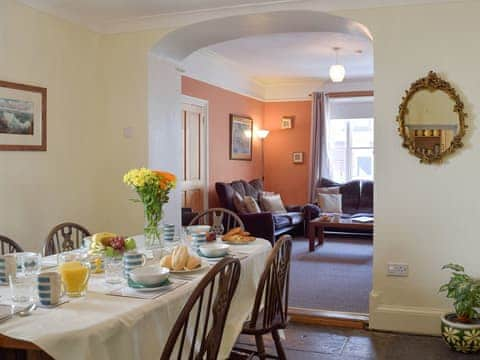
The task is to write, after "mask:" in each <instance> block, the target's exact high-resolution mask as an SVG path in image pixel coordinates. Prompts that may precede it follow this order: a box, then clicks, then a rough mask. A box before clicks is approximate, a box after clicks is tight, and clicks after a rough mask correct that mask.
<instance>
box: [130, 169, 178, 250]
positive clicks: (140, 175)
mask: <svg viewBox="0 0 480 360" xmlns="http://www.w3.org/2000/svg"><path fill="white" fill-rule="evenodd" d="M176 181H177V180H176V178H175V175H173V174H171V173H169V172H165V171H155V170H150V169H146V168H140V169H132V170H130V171H129V172H127V173H126V174H125V175H124V176H123V182H124V183H125V184H127V185H128V186H130V187H131V188H132V189H133V190H135V191H136V192H137V194H138V197H139V199H133V200H132V201H135V202H141V203H143V207H144V211H145V244H146V245H147V246H152V245H154V244H155V243H156V242H158V243H160V231H159V229H158V226H159V224H160V221H161V220H162V216H163V205H165V204H166V203H167V202H168V200H169V197H168V195H169V193H170V190H172V189H173V188H174V187H175V185H176Z"/></svg>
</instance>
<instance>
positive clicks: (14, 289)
mask: <svg viewBox="0 0 480 360" xmlns="http://www.w3.org/2000/svg"><path fill="white" fill-rule="evenodd" d="M8 280H9V284H10V293H11V296H12V301H13V302H14V303H20V304H25V303H31V302H33V301H34V300H35V288H36V276H34V275H25V274H17V275H9V276H8Z"/></svg>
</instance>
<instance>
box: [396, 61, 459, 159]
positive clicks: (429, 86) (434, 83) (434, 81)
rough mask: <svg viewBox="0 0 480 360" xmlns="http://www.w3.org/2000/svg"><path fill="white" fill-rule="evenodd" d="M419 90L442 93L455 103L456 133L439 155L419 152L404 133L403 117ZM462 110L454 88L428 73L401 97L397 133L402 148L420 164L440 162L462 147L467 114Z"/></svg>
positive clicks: (435, 75)
mask: <svg viewBox="0 0 480 360" xmlns="http://www.w3.org/2000/svg"><path fill="white" fill-rule="evenodd" d="M420 90H429V91H432V92H433V91H436V90H440V91H443V92H445V93H446V94H447V95H448V96H449V97H450V98H451V99H452V100H453V101H454V102H455V105H454V106H453V112H456V113H457V116H458V123H459V124H458V132H457V134H455V136H454V137H453V140H452V142H451V144H450V146H449V147H448V148H447V149H446V150H445V151H443V152H441V153H437V154H435V153H432V154H425V153H423V152H421V151H419V150H418V149H417V148H416V147H415V145H414V144H413V142H412V141H411V140H410V139H409V137H408V135H407V134H406V133H405V116H406V115H407V114H408V103H409V101H410V100H411V98H412V96H413V95H415V93H417V92H418V91H420ZM463 109H464V105H463V102H462V100H460V96H459V95H458V94H457V92H456V90H455V88H453V87H452V86H451V85H450V83H449V82H448V81H445V80H443V79H442V78H441V77H440V76H439V75H438V74H437V73H436V72H434V71H430V72H429V73H428V75H427V76H426V77H423V78H421V79H418V80H417V81H415V82H414V83H412V84H411V85H410V89H408V90H406V91H405V96H404V97H402V103H401V104H400V106H399V107H398V116H397V122H398V125H399V127H398V133H399V135H400V136H401V137H402V138H403V143H402V146H403V147H405V148H407V149H408V151H409V152H410V154H412V155H414V156H416V157H418V158H420V162H421V163H427V164H431V163H433V162H442V160H443V158H444V157H445V156H446V155H448V154H451V153H453V152H455V150H457V149H459V148H461V147H463V142H462V138H463V137H464V136H465V129H466V128H467V125H465V118H466V117H467V114H466V113H465V112H464V111H463Z"/></svg>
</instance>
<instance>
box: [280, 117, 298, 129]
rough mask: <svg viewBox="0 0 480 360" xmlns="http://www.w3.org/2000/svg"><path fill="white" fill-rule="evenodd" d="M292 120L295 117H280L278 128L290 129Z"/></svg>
mask: <svg viewBox="0 0 480 360" xmlns="http://www.w3.org/2000/svg"><path fill="white" fill-rule="evenodd" d="M294 120H295V116H284V117H282V120H280V128H281V129H292V128H293V121H294Z"/></svg>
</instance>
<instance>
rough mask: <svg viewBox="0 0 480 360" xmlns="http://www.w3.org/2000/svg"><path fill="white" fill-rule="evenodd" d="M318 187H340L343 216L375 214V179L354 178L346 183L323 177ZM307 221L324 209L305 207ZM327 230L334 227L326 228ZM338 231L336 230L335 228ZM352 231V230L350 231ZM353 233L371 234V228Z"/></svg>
mask: <svg viewBox="0 0 480 360" xmlns="http://www.w3.org/2000/svg"><path fill="white" fill-rule="evenodd" d="M318 187H339V188H340V189H339V190H340V194H342V210H343V214H342V218H354V217H357V216H373V187H374V183H373V181H369V180H353V181H349V182H346V183H344V184H341V183H337V182H334V181H332V180H329V179H325V178H322V179H321V180H320V181H319V184H318ZM304 213H305V219H306V222H308V221H310V220H312V219H315V218H316V217H318V216H319V215H320V214H321V213H322V210H321V209H320V207H318V206H309V207H306V208H305V211H304ZM325 230H327V231H332V229H329V228H326V229H325ZM333 231H334V232H336V231H335V230H333ZM349 233H350V232H349ZM353 233H358V234H364V233H367V234H370V233H371V231H370V230H365V231H364V230H357V231H354V232H353Z"/></svg>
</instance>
